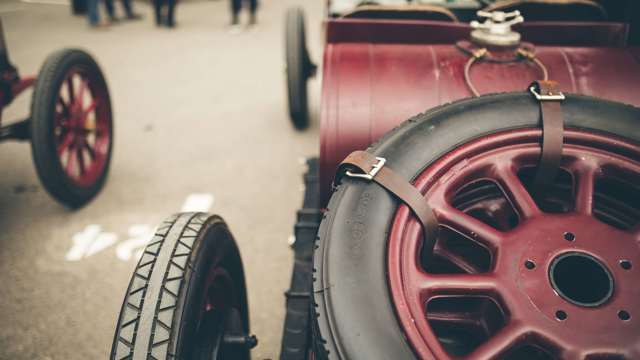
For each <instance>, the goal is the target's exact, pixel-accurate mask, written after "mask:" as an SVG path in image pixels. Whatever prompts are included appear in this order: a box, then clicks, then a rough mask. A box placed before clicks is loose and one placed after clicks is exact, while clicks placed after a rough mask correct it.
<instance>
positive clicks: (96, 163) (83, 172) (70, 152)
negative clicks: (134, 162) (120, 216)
mask: <svg viewBox="0 0 640 360" xmlns="http://www.w3.org/2000/svg"><path fill="white" fill-rule="evenodd" d="M53 134H54V138H55V146H56V151H57V153H58V158H59V160H60V165H61V166H62V169H63V170H64V172H65V174H66V175H67V177H68V178H69V180H70V181H71V182H73V183H74V184H75V185H77V186H82V187H89V186H92V185H93V184H95V182H96V181H97V180H98V179H99V178H100V176H101V175H102V174H103V173H104V171H105V168H106V166H107V161H108V156H109V150H110V147H111V107H110V104H109V99H108V94H107V89H106V87H105V86H104V83H103V82H102V81H98V79H96V75H95V74H92V73H90V72H89V71H88V70H86V69H85V68H83V67H79V66H76V67H73V68H71V69H70V70H69V71H68V73H67V75H66V76H65V79H64V81H63V82H62V84H61V85H60V89H59V91H58V98H57V101H56V104H55V111H54V120H53Z"/></svg>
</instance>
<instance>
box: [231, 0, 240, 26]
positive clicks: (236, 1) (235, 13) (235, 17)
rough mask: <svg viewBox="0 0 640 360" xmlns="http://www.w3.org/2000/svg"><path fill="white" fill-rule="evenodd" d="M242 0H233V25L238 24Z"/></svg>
mask: <svg viewBox="0 0 640 360" xmlns="http://www.w3.org/2000/svg"><path fill="white" fill-rule="evenodd" d="M240 8H242V0H231V25H238V23H239V18H238V16H239V15H240Z"/></svg>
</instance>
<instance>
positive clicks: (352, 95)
mask: <svg viewBox="0 0 640 360" xmlns="http://www.w3.org/2000/svg"><path fill="white" fill-rule="evenodd" d="M370 3H371V2H370ZM455 3H458V2H452V4H449V2H442V4H443V5H451V6H442V7H439V8H435V9H430V8H429V7H433V6H434V4H433V3H430V4H428V5H429V7H426V6H424V7H421V8H420V9H417V8H412V9H411V11H417V12H424V13H423V14H421V16H420V17H414V16H413V15H412V17H411V18H406V17H402V18H395V17H393V16H392V14H393V13H394V12H396V11H405V10H403V9H400V10H398V9H395V8H394V9H392V10H393V11H390V9H389V8H388V7H386V6H385V5H384V4H383V5H380V4H367V5H363V6H366V8H364V9H366V12H365V13H366V14H369V15H366V16H359V15H358V16H355V15H356V14H357V13H358V11H359V10H361V9H363V8H361V7H356V8H355V9H353V8H350V9H348V10H345V11H346V12H342V11H337V12H338V13H340V14H343V15H336V16H335V17H328V18H327V20H326V22H325V32H326V33H325V39H326V44H325V48H324V60H323V63H322V99H321V109H320V140H321V141H320V143H321V148H320V156H319V158H314V159H309V160H308V164H309V170H308V172H307V174H306V175H305V184H306V192H305V198H304V203H303V206H302V209H300V211H298V214H297V221H296V226H295V235H296V237H295V242H294V244H293V245H292V246H293V249H294V252H295V260H296V261H295V263H294V269H293V275H292V280H291V288H290V289H289V291H288V292H287V293H286V307H287V315H286V318H285V323H284V333H283V340H282V351H281V355H280V358H281V359H367V360H368V359H429V360H431V359H438V360H443V359H469V360H486V359H506V360H521V359H525V360H551V359H568V360H577V359H581V360H597V359H600V360H603V359H626V360H632V359H639V358H640V321H638V318H639V317H640V288H638V287H637V286H636V283H637V271H638V269H639V268H640V185H639V184H640V108H638V106H640V85H639V84H640V48H638V47H637V44H638V43H640V36H638V30H637V29H638V26H639V25H640V10H639V9H638V6H639V4H640V2H636V1H626V2H624V1H617V2H614V1H610V2H595V1H589V0H579V1H578V0H576V1H571V0H544V1H542V0H537V1H533V0H522V1H515V0H513V1H496V2H492V1H479V2H478V4H477V5H478V7H477V8H475V9H472V14H476V15H477V19H472V18H471V15H469V11H470V10H469V8H468V7H466V5H464V6H460V7H456V6H455ZM332 4H333V2H330V3H329V8H330V9H331V8H332ZM336 4H337V2H336ZM343 4H347V2H344V3H343ZM352 5H353V4H352ZM418 5H420V6H422V5H424V4H415V3H414V4H410V5H407V6H412V7H413V6H416V7H417V6H418ZM336 6H337V5H336ZM394 6H396V5H394ZM336 8H337V7H333V9H336ZM345 8H346V7H345ZM376 11H380V13H378V14H374V13H375V12H376ZM447 13H451V14H452V15H453V16H454V18H451V17H449V18H446V19H441V18H440V17H441V16H442V14H447ZM396 15H397V14H396ZM431 16H433V17H434V18H431ZM528 16H530V18H528ZM468 20H471V21H469V22H467V21H468ZM287 25H288V29H289V30H290V31H295V32H296V34H294V35H291V34H288V35H291V37H292V38H294V39H297V40H296V41H297V45H298V46H297V47H296V46H291V47H288V48H287V49H288V52H289V53H290V54H294V55H295V56H292V57H290V59H289V63H288V75H289V80H290V85H291V84H293V85H294V86H296V87H295V89H294V90H293V91H292V90H291V86H290V91H289V100H290V105H291V103H292V102H291V100H292V99H293V100H294V101H293V103H294V105H295V106H297V108H295V109H294V110H296V111H298V112H296V111H292V114H299V113H300V111H302V112H304V111H306V110H305V108H304V106H302V107H301V106H299V105H301V104H302V105H304V104H305V101H306V93H304V91H305V90H304V89H306V79H307V78H308V75H310V74H312V73H313V72H314V71H315V66H312V65H313V64H312V63H311V61H310V60H309V56H308V52H307V51H306V46H304V21H303V16H302V12H301V10H299V9H297V10H292V11H291V12H289V15H288V16H287ZM294 25H295V26H294ZM296 49H297V50H296ZM296 72H297V73H296ZM291 80H294V81H291ZM292 95H297V96H298V97H292ZM296 99H298V100H299V99H303V102H298V103H295V100H296ZM300 119H301V118H300V117H298V118H297V119H296V118H295V117H294V124H296V126H298V127H299V128H303V127H304V126H305V125H306V124H307V123H308V118H306V122H305V121H298V120H300ZM302 120H305V119H304V118H302ZM250 334H251V332H250V329H249V314H248V311H247V298H246V289H245V284H244V275H243V268H242V263H241V259H240V254H239V252H238V249H237V247H236V245H235V243H234V240H233V237H232V235H231V232H230V230H229V229H228V228H227V226H226V225H225V223H224V221H223V220H222V218H220V217H219V216H216V215H214V216H210V215H207V214H200V213H196V214H178V215H175V216H173V217H171V218H169V219H168V220H167V221H166V222H165V223H163V224H162V225H161V226H160V227H159V230H158V232H157V233H156V235H155V237H154V239H153V240H152V241H151V243H150V244H149V245H148V247H147V249H146V251H145V253H144V255H143V257H142V259H141V260H140V263H139V264H138V266H137V268H136V270H135V273H134V275H133V277H132V280H131V282H130V285H129V288H128V290H127V293H126V295H125V300H124V304H123V307H122V310H121V313H120V316H119V320H118V324H117V328H116V333H115V337H114V342H113V347H112V352H111V359H129V358H133V359H137V358H145V359H146V358H154V359H170V358H171V359H173V358H180V359H248V358H249V356H250V351H249V350H250V348H252V347H253V346H255V345H256V343H257V340H256V338H255V337H254V336H252V335H250Z"/></svg>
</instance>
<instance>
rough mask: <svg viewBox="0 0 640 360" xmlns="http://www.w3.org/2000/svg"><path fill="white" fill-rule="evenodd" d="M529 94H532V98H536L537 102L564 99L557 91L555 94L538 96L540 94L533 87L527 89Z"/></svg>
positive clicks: (560, 92)
mask: <svg viewBox="0 0 640 360" xmlns="http://www.w3.org/2000/svg"><path fill="white" fill-rule="evenodd" d="M529 92H530V93H532V94H533V96H535V97H536V100H538V101H563V100H564V99H565V96H564V94H563V93H562V91H558V92H557V93H551V92H550V93H547V94H540V92H538V89H536V86H535V85H531V86H530V87H529Z"/></svg>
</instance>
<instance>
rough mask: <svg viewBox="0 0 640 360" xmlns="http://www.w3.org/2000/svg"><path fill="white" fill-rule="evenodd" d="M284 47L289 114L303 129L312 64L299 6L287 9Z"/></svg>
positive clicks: (306, 117) (299, 127) (306, 114)
mask: <svg viewBox="0 0 640 360" xmlns="http://www.w3.org/2000/svg"><path fill="white" fill-rule="evenodd" d="M285 47H286V49H285V52H286V67H287V71H286V72H287V93H288V99H289V116H290V118H291V121H292V123H293V126H295V128H296V129H298V130H303V129H306V128H307V127H308V126H309V100H308V91H307V80H308V79H309V77H310V75H311V74H310V72H311V69H312V68H313V65H312V64H311V61H310V60H309V53H308V51H307V40H306V35H305V21H304V11H303V10H302V8H300V7H292V8H289V9H287V13H286V20H285Z"/></svg>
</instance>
